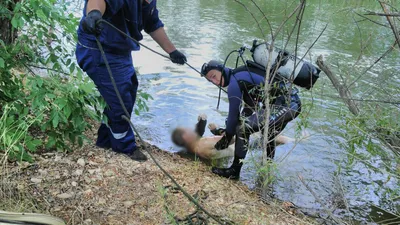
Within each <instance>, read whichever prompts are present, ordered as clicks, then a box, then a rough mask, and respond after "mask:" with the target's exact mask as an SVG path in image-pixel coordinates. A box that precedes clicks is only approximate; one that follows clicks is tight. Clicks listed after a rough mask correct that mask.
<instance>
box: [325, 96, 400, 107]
mask: <svg viewBox="0 0 400 225" xmlns="http://www.w3.org/2000/svg"><path fill="white" fill-rule="evenodd" d="M320 96H322V97H328V98H340V99H344V98H343V97H339V96H334V95H323V94H321V95H320ZM346 100H351V101H357V102H376V103H385V104H391V105H400V101H388V100H382V99H362V98H346Z"/></svg>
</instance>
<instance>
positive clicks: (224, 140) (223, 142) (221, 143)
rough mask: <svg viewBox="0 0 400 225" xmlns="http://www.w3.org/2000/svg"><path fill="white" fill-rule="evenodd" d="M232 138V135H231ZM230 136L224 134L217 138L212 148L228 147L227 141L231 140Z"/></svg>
mask: <svg viewBox="0 0 400 225" xmlns="http://www.w3.org/2000/svg"><path fill="white" fill-rule="evenodd" d="M231 138H232V137H231ZM231 138H229V137H227V136H226V135H224V136H223V137H222V138H221V140H219V141H218V142H217V143H216V144H215V146H214V148H215V149H217V150H222V149H226V148H228V147H229V143H230V142H231Z"/></svg>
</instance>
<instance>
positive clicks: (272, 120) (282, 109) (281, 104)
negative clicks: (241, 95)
mask: <svg viewBox="0 0 400 225" xmlns="http://www.w3.org/2000/svg"><path fill="white" fill-rule="evenodd" d="M270 108H271V110H270V117H269V126H268V144H267V146H266V151H267V156H268V157H269V158H271V159H273V158H274V156H275V146H276V145H275V140H274V139H275V137H276V136H277V135H278V134H279V133H281V132H282V130H283V129H284V128H285V127H286V125H287V123H289V122H290V121H291V120H293V119H295V118H296V117H297V116H298V115H299V113H300V111H301V102H300V98H299V96H298V95H297V94H294V95H292V96H291V99H290V102H288V101H286V100H285V96H280V97H278V98H277V99H276V101H275V103H274V104H273V105H271V107H270ZM264 114H265V110H264V109H260V110H259V111H258V112H257V113H254V114H252V115H250V116H248V117H246V118H245V119H244V120H243V121H242V123H241V125H240V126H238V128H237V130H236V140H235V156H236V157H237V158H239V159H244V158H245V157H246V154H247V150H248V144H249V138H250V135H251V134H253V133H256V132H258V131H264V127H265V115H264Z"/></svg>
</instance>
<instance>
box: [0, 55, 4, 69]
mask: <svg viewBox="0 0 400 225" xmlns="http://www.w3.org/2000/svg"><path fill="white" fill-rule="evenodd" d="M4 67H5V64H4V59H3V58H1V57H0V68H4Z"/></svg>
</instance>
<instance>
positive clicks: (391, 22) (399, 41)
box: [379, 1, 400, 48]
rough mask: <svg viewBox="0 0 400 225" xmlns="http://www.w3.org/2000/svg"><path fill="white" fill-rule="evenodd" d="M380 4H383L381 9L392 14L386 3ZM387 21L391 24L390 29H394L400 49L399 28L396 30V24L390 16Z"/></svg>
mask: <svg viewBox="0 0 400 225" xmlns="http://www.w3.org/2000/svg"><path fill="white" fill-rule="evenodd" d="M379 3H380V4H381V7H382V9H383V11H384V12H385V13H386V14H389V13H390V12H389V9H388V8H387V7H386V5H385V3H383V2H381V1H379ZM386 19H387V21H388V22H389V25H390V27H391V28H392V31H393V34H394V37H395V38H396V42H397V45H398V46H399V48H400V35H399V32H398V31H397V28H396V26H395V24H394V22H393V21H392V18H390V16H386Z"/></svg>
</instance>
